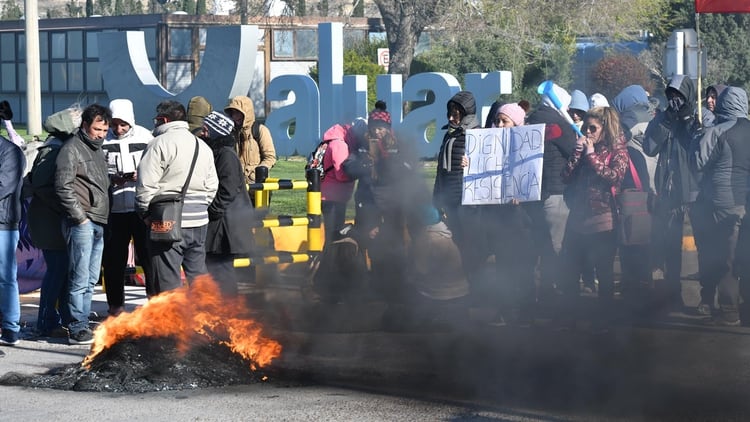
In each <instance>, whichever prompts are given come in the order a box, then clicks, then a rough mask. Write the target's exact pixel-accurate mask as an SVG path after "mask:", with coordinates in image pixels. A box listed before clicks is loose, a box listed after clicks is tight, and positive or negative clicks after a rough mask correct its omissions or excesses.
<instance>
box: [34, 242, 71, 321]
mask: <svg viewBox="0 0 750 422" xmlns="http://www.w3.org/2000/svg"><path fill="white" fill-rule="evenodd" d="M42 253H43V254H44V262H45V264H46V265H47V271H46V272H45V273H44V277H43V278H42V289H41V292H40V295H39V314H38V315H37V320H36V328H37V330H39V331H41V332H47V331H51V330H54V329H55V328H57V327H59V326H61V325H67V324H68V323H69V322H70V313H69V311H68V278H67V277H66V274H67V273H68V251H66V250H55V249H42Z"/></svg>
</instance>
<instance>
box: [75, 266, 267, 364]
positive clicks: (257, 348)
mask: <svg viewBox="0 0 750 422" xmlns="http://www.w3.org/2000/svg"><path fill="white" fill-rule="evenodd" d="M246 313H247V310H246V308H245V306H244V302H243V301H242V300H241V299H239V298H229V297H226V296H222V294H221V292H220V291H219V287H218V286H217V285H216V283H215V282H214V281H213V279H212V278H211V277H210V276H201V277H198V278H196V279H195V281H193V283H191V285H190V287H183V288H180V289H176V290H171V291H168V292H164V293H162V294H160V295H158V296H155V297H152V298H151V299H149V301H148V302H146V304H145V305H143V306H142V307H139V308H137V309H136V310H135V311H133V312H130V313H125V312H124V313H122V314H120V315H118V316H117V317H114V318H109V319H107V320H106V321H104V322H103V323H102V324H100V325H99V326H98V327H97V328H96V330H95V331H94V343H93V344H92V346H91V351H90V352H89V354H88V356H86V358H85V359H84V360H83V366H84V367H87V368H88V367H89V365H90V364H91V362H93V360H94V358H95V357H96V356H97V355H98V354H99V353H101V352H102V351H103V350H105V349H107V348H109V347H111V346H112V345H114V344H116V343H118V342H119V341H121V340H124V339H137V338H143V337H172V338H174V339H176V342H177V350H178V351H179V352H181V353H185V352H187V351H188V350H189V349H190V345H191V340H193V339H195V337H196V336H199V335H203V336H207V337H209V338H213V339H216V340H217V341H219V342H220V343H221V344H225V345H226V346H227V347H229V348H230V349H231V350H232V351H233V352H234V353H237V354H239V355H240V356H242V357H243V358H245V359H247V360H249V361H250V362H251V364H250V368H251V369H256V365H257V367H263V366H265V365H268V364H269V363H271V361H272V360H273V359H274V358H277V357H278V356H279V355H280V354H281V345H280V344H279V343H278V342H277V341H275V340H273V339H270V338H267V337H264V336H263V334H262V331H263V327H262V326H261V324H260V323H258V322H257V321H255V320H253V319H244V318H242V315H243V314H246Z"/></svg>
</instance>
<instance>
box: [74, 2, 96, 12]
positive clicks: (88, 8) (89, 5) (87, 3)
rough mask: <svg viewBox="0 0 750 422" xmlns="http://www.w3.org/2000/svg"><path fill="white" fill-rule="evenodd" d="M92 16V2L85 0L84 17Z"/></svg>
mask: <svg viewBox="0 0 750 422" xmlns="http://www.w3.org/2000/svg"><path fill="white" fill-rule="evenodd" d="M71 1H72V0H71ZM93 14H94V0H86V16H91V15H93Z"/></svg>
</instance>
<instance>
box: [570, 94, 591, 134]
mask: <svg viewBox="0 0 750 422" xmlns="http://www.w3.org/2000/svg"><path fill="white" fill-rule="evenodd" d="M570 98H571V99H570V105H569V106H568V114H569V115H570V118H571V119H573V123H575V125H576V126H578V129H581V126H583V116H584V115H585V114H586V112H587V111H589V108H591V107H589V100H588V99H587V98H586V94H584V93H583V92H582V91H580V90H578V89H576V90H574V91H573V92H572V93H571V94H570Z"/></svg>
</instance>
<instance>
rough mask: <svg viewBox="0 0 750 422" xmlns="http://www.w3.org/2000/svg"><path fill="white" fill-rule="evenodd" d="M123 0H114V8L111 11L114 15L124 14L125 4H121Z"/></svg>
mask: <svg viewBox="0 0 750 422" xmlns="http://www.w3.org/2000/svg"><path fill="white" fill-rule="evenodd" d="M122 2H123V0H115V9H114V10H113V11H112V14H113V15H114V16H121V15H124V14H125V6H124V5H123V4H122Z"/></svg>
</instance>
